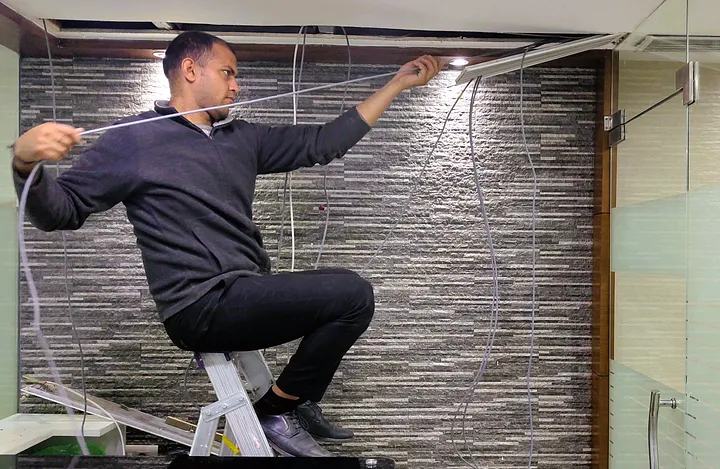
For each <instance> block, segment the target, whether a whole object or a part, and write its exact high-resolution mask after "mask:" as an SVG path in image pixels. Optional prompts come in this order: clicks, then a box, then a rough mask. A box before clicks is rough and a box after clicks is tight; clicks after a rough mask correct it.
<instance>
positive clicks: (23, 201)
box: [18, 29, 538, 468]
mask: <svg viewBox="0 0 720 469" xmlns="http://www.w3.org/2000/svg"><path fill="white" fill-rule="evenodd" d="M301 31H302V29H301ZM46 39H47V37H46ZM346 39H347V34H346ZM303 45H304V41H303ZM537 45H538V44H536V45H534V47H537ZM532 47H533V46H531V47H530V48H527V49H526V50H525V53H524V54H523V62H522V63H521V70H520V77H521V79H520V117H521V128H522V138H523V145H524V148H525V151H526V153H527V156H528V160H529V163H530V167H531V169H532V176H533V197H532V237H533V239H532V258H533V261H532V262H533V265H532V316H531V342H530V358H529V363H528V373H527V391H528V406H529V414H530V451H529V458H528V467H531V465H532V454H533V444H534V430H533V419H532V394H531V367H532V361H533V353H534V320H535V289H536V285H535V283H536V279H535V262H536V258H535V256H536V248H535V203H536V193H537V179H536V174H535V168H534V166H533V163H532V158H531V156H530V151H529V147H528V144H527V139H526V132H525V121H524V108H523V64H524V59H525V54H527V52H528V51H529V50H531V48H532ZM348 52H349V40H348ZM48 54H49V60H50V63H51V65H50V66H51V75H52V74H53V70H52V57H51V56H50V47H49V42H48ZM296 54H297V47H296ZM295 63H296V55H295V57H294V60H293V64H295ZM417 70H418V69H413V70H411V71H417ZM395 74H397V72H390V73H383V74H378V75H373V76H368V77H362V78H356V79H353V80H350V79H348V80H346V81H344V82H340V83H332V84H328V85H321V86H317V87H313V88H307V89H305V90H296V89H295V88H296V87H295V80H294V77H295V73H294V70H293V91H292V92H291V93H282V94H278V95H273V96H267V97H263V98H257V99H253V100H248V101H241V102H237V103H233V104H228V105H221V106H212V107H208V108H202V109H195V110H191V111H185V112H178V113H174V114H170V115H163V116H158V117H153V118H149V119H145V120H142V121H133V122H129V123H124V124H114V125H110V126H106V127H101V128H97V129H92V130H87V131H84V132H82V134H81V136H84V135H89V134H93V133H98V132H102V131H107V130H111V129H117V128H122V127H126V126H131V125H138V124H142V123H143V122H148V121H155V120H160V119H166V118H172V117H177V116H182V115H187V114H191V113H197V112H203V111H210V110H215V109H222V108H232V107H237V106H243V105H248V104H253V103H257V102H262V101H266V100H271V99H279V98H282V97H287V96H292V97H293V100H294V105H293V109H294V112H293V122H294V123H297V102H296V100H297V95H298V94H302V93H309V92H313V91H319V90H322V89H327V88H331V87H335V86H340V85H345V86H346V87H347V86H348V85H349V84H351V83H357V82H361V81H366V80H371V79H377V78H382V77H388V76H392V75H395ZM348 75H349V68H348ZM51 78H52V81H53V100H54V76H53V77H51ZM471 83H472V82H471ZM479 84H480V81H479V79H476V80H475V85H474V87H473V93H472V97H471V100H470V112H469V124H468V137H469V140H470V149H471V157H472V164H473V173H474V181H475V186H476V191H477V196H478V200H479V203H480V212H481V215H482V218H483V221H484V226H485V231H486V236H487V240H488V247H489V252H490V258H491V269H492V277H493V285H492V290H493V295H492V302H491V317H490V331H489V334H488V340H487V343H486V347H485V351H484V354H483V360H482V363H481V365H480V367H479V369H478V371H477V373H476V374H475V377H474V379H473V382H472V384H471V386H470V388H469V389H468V393H467V395H466V398H465V399H464V400H463V402H461V404H460V405H459V406H458V409H457V411H456V413H455V415H454V416H453V425H452V427H451V434H452V444H453V448H454V449H455V451H456V452H457V454H458V456H459V457H460V458H461V459H462V460H463V461H464V462H465V463H467V464H468V465H470V466H471V467H474V468H477V467H478V466H477V464H476V462H475V459H474V455H473V454H472V451H470V448H469V444H468V440H467V436H466V435H465V420H466V414H467V408H468V406H469V402H470V400H471V398H472V395H473V394H474V392H475V390H476V388H477V384H478V383H479V381H480V379H481V378H482V376H483V374H484V372H485V370H486V368H487V365H488V363H489V358H490V356H491V353H492V347H493V345H494V341H495V336H496V332H497V324H498V318H499V285H498V284H499V280H498V279H499V276H498V269H497V258H496V254H495V250H494V245H493V241H492V230H491V227H490V222H489V218H488V215H487V212H486V209H485V201H484V197H483V193H482V188H481V185H480V181H479V176H478V168H477V164H476V156H475V148H474V142H473V129H472V118H473V117H472V116H473V107H474V101H475V96H476V94H477V90H478V87H479ZM469 85H470V83H468V84H467V85H466V86H465V88H464V89H463V90H462V91H461V93H460V94H459V96H458V97H457V99H456V100H455V102H454V103H453V105H452V107H451V109H450V111H449V112H448V114H447V116H446V118H445V120H444V123H443V126H442V129H441V131H440V134H439V135H438V137H437V139H436V140H435V143H434V144H433V147H432V148H431V150H430V153H429V155H428V157H427V159H426V160H425V162H424V164H423V166H422V169H421V171H420V173H419V175H418V176H417V178H416V180H415V184H414V185H413V189H412V190H411V192H410V196H409V197H408V201H407V203H406V205H405V206H404V207H403V209H402V211H401V215H400V216H399V217H398V219H397V220H396V221H395V223H394V224H393V226H392V228H391V229H390V230H389V232H388V234H387V235H386V236H385V238H384V240H383V242H382V243H381V245H380V246H379V247H378V249H377V250H376V252H375V253H374V254H373V256H372V257H371V258H370V260H369V261H368V262H367V263H366V264H365V266H364V267H363V269H362V272H361V274H362V273H364V272H365V270H366V269H367V268H368V267H369V266H370V265H371V263H372V262H373V260H374V259H375V258H376V257H377V255H378V254H379V253H380V252H381V251H382V249H383V248H384V247H385V245H386V243H387V241H388V239H390V237H391V236H392V235H393V233H394V231H395V229H396V228H397V226H398V225H399V224H400V222H401V221H402V219H403V218H404V216H405V214H406V212H407V208H408V207H409V204H410V199H411V196H412V194H414V193H415V186H417V184H418V182H419V181H420V180H421V178H422V175H423V174H424V173H425V171H426V168H427V166H428V164H429V163H430V161H431V160H432V158H433V156H434V153H435V150H436V148H437V146H438V144H439V142H440V140H441V138H442V136H443V134H444V131H445V128H446V126H447V123H448V121H449V118H450V115H451V114H452V112H453V110H454V109H455V107H456V105H457V104H458V102H459V101H460V98H461V97H462V96H463V94H464V92H465V91H466V90H467V88H468V86H469ZM346 91H347V88H346ZM344 99H345V98H344V97H343V107H344ZM53 115H54V120H55V117H56V116H55V105H54V103H53ZM40 167H41V165H40V164H38V165H36V166H35V167H34V168H33V170H32V171H31V173H30V175H29V176H28V178H27V180H26V182H25V185H24V187H23V191H22V194H21V197H20V207H19V214H18V216H19V218H18V239H19V247H20V255H21V260H22V263H23V271H24V273H25V276H26V278H27V282H28V288H29V290H30V295H31V297H32V304H33V310H34V321H33V327H34V328H35V331H36V335H37V338H38V342H39V344H40V346H41V347H42V349H43V351H44V353H45V356H46V359H47V361H48V364H49V366H50V369H51V373H52V377H53V380H54V382H55V383H56V384H57V386H58V388H59V389H60V392H61V395H62V396H63V398H64V399H65V400H67V394H66V392H65V390H66V389H67V388H66V387H65V386H64V385H62V383H61V380H60V376H59V373H58V370H57V366H56V365H55V362H54V360H53V357H52V353H51V351H50V349H49V346H48V344H47V341H46V340H45V338H44V336H43V334H42V330H41V328H40V308H39V299H38V295H37V289H36V287H35V284H34V281H33V278H32V273H31V272H30V268H29V262H28V258H27V251H26V247H25V240H24V231H23V227H24V222H25V210H26V205H27V198H28V192H29V188H30V187H31V185H32V181H33V179H34V177H35V176H36V174H37V171H38V170H39V168H40ZM290 189H291V186H290ZM326 197H327V193H326ZM283 199H284V198H283ZM291 203H292V199H291ZM291 222H292V205H291ZM326 223H327V222H326ZM292 231H294V230H292ZM326 232H327V225H326V228H325V233H324V236H323V244H324V237H325V234H326ZM293 236H294V235H293ZM293 244H294V243H293ZM64 246H65V240H64ZM321 249H322V245H321ZM65 252H66V248H65ZM321 253H322V251H320V252H319V255H318V261H317V262H316V264H315V265H316V268H317V264H318V263H319V259H320V254H321ZM65 265H66V271H67V258H65ZM291 268H292V269H294V253H293V264H292V266H291ZM66 293H67V295H68V305H69V307H70V306H71V304H70V301H69V286H68V285H67V276H66ZM71 319H72V313H71ZM73 331H74V333H75V336H76V338H77V330H76V329H75V326H74V321H73ZM81 354H82V351H81ZM81 360H83V362H84V358H83V357H82V355H81ZM82 369H83V397H84V400H85V410H86V411H87V402H88V399H87V394H86V392H85V389H84V388H85V383H84V363H83V364H82ZM72 392H74V391H72ZM93 405H95V404H93ZM461 408H462V409H463V412H462V414H463V417H462V435H463V439H464V441H465V447H466V449H467V450H468V452H469V453H470V457H471V460H472V463H470V462H469V461H467V460H466V459H465V458H464V457H463V456H462V455H461V454H460V452H459V450H458V449H457V447H456V445H455V438H454V425H455V422H456V419H457V415H458V413H459V411H460V409H461ZM66 410H67V412H68V414H69V415H71V416H74V412H73V410H72V408H71V407H69V406H66ZM108 415H109V414H108ZM110 417H111V418H112V416H110ZM113 420H114V419H113ZM115 423H116V425H117V422H115ZM118 429H119V427H118ZM75 430H76V437H77V439H78V442H79V443H80V447H81V449H82V451H83V454H88V449H87V444H86V442H85V439H84V436H83V432H82V427H81V429H80V430H78V429H77V428H76V427H75Z"/></svg>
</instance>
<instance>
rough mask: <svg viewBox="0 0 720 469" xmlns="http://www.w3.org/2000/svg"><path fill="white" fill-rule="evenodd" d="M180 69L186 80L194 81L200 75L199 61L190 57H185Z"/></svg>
mask: <svg viewBox="0 0 720 469" xmlns="http://www.w3.org/2000/svg"><path fill="white" fill-rule="evenodd" d="M180 71H181V72H182V75H183V77H184V78H185V80H186V81H188V82H190V83H193V82H194V81H195V80H197V76H198V75H199V70H198V63H197V62H195V61H194V60H193V59H191V58H190V57H185V58H184V59H183V61H182V62H181V63H180Z"/></svg>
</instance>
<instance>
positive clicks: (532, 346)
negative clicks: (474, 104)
mask: <svg viewBox="0 0 720 469" xmlns="http://www.w3.org/2000/svg"><path fill="white" fill-rule="evenodd" d="M529 50H530V48H528V49H526V50H525V53H524V54H523V56H522V60H520V129H521V131H522V140H523V146H524V148H525V153H527V158H528V163H529V164H530V169H531V170H532V177H533V195H532V309H531V314H530V355H529V358H528V371H527V378H526V381H527V396H528V413H529V414H530V449H529V451H528V469H531V468H532V457H533V448H534V446H535V428H534V424H533V405H532V390H531V376H532V362H533V353H534V349H535V290H536V288H537V281H536V278H535V270H536V255H537V254H536V252H535V251H536V241H535V225H536V215H535V202H536V199H537V174H536V173H535V165H534V164H533V161H532V157H531V156H530V147H529V146H528V143H527V137H526V135H525V111H524V107H523V104H524V101H523V98H524V92H523V88H524V87H523V84H524V83H523V69H524V65H525V56H526V55H527V53H528V51H529Z"/></svg>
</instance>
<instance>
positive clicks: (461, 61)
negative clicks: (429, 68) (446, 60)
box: [450, 57, 470, 67]
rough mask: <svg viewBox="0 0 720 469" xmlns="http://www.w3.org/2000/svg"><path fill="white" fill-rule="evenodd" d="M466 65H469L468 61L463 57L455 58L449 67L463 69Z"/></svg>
mask: <svg viewBox="0 0 720 469" xmlns="http://www.w3.org/2000/svg"><path fill="white" fill-rule="evenodd" d="M468 63H470V62H468V59H465V58H463V57H457V58H455V59H452V60H451V61H450V65H452V66H453V67H464V66H465V65H467V64H468Z"/></svg>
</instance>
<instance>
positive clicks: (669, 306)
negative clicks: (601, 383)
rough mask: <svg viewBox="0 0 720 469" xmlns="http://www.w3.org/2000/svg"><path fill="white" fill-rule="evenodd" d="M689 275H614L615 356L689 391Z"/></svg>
mask: <svg viewBox="0 0 720 469" xmlns="http://www.w3.org/2000/svg"><path fill="white" fill-rule="evenodd" d="M685 290H686V283H685V278H684V277H680V276H668V275H649V274H636V273H624V272H619V273H616V274H615V284H614V291H615V317H614V351H615V354H614V358H615V361H616V362H618V363H620V364H623V365H625V366H627V367H630V368H632V369H634V370H636V371H638V372H640V373H643V374H644V375H646V376H647V377H648V378H650V379H652V380H654V381H657V382H660V383H663V385H665V386H667V387H669V388H672V389H674V390H676V391H679V392H684V391H685Z"/></svg>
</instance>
